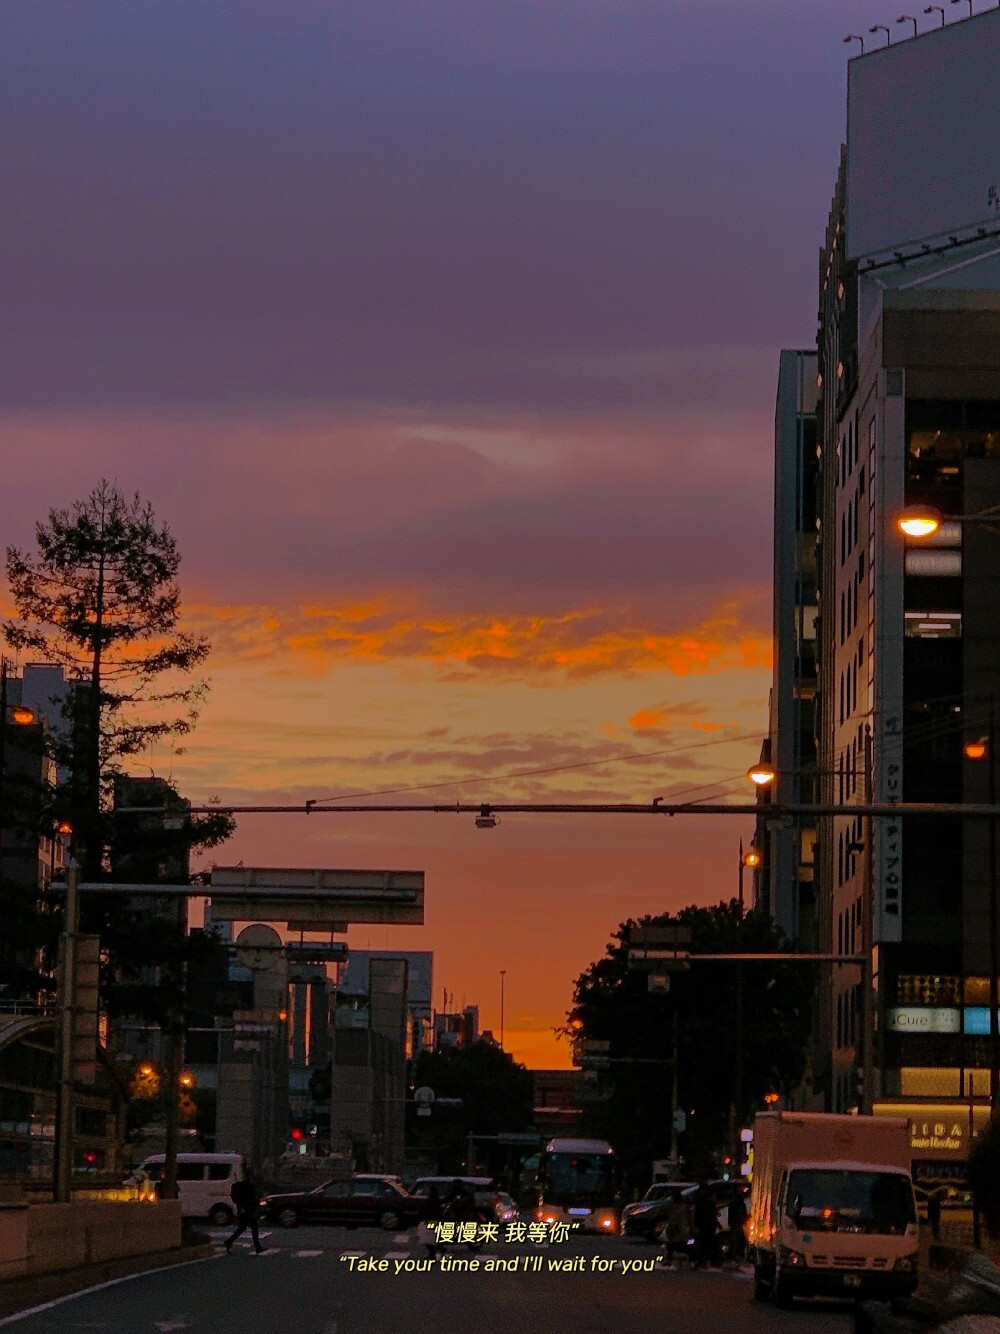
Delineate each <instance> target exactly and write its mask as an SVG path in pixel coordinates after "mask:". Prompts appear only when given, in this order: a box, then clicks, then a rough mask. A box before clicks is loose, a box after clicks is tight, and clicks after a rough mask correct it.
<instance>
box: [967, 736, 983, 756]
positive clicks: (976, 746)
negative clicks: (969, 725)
mask: <svg viewBox="0 0 1000 1334" xmlns="http://www.w3.org/2000/svg"><path fill="white" fill-rule="evenodd" d="M985 757H986V738H985V737H984V736H981V737H977V739H976V740H975V741H967V742H966V743H965V758H966V759H967V760H982V759H985Z"/></svg>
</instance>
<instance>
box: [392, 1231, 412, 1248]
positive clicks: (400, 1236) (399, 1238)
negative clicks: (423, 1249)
mask: <svg viewBox="0 0 1000 1334" xmlns="http://www.w3.org/2000/svg"><path fill="white" fill-rule="evenodd" d="M411 1240H412V1238H411V1236H410V1234H409V1232H397V1233H396V1235H395V1236H394V1237H393V1241H394V1242H396V1244H397V1245H398V1244H400V1243H401V1242H406V1241H411Z"/></svg>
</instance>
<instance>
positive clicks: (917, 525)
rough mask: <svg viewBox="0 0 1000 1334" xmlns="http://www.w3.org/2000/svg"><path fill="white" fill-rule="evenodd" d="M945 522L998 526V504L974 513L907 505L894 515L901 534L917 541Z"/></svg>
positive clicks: (999, 521) (930, 535)
mask: <svg viewBox="0 0 1000 1334" xmlns="http://www.w3.org/2000/svg"><path fill="white" fill-rule="evenodd" d="M946 523H958V524H964V523H978V524H981V525H982V526H983V527H984V528H993V529H996V528H1000V505H990V506H988V507H987V508H986V509H983V510H977V511H976V513H975V514H944V513H942V511H941V510H939V509H935V508H934V506H933V505H907V507H906V508H905V509H904V510H900V512H899V514H898V515H897V516H896V527H897V528H898V529H899V531H900V532H901V533H902V534H903V536H904V537H910V538H913V539H914V540H915V541H918V542H919V541H921V540H922V539H924V538H927V537H933V536H934V534H935V533H936V532H937V531H938V529H939V528H940V527H941V526H942V524H946Z"/></svg>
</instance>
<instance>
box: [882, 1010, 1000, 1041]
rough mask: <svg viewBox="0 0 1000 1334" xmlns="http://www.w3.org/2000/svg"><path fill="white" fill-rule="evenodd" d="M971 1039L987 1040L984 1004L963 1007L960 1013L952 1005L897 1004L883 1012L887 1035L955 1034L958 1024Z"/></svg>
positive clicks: (987, 1017)
mask: <svg viewBox="0 0 1000 1334" xmlns="http://www.w3.org/2000/svg"><path fill="white" fill-rule="evenodd" d="M962 1024H964V1025H965V1032H966V1033H968V1034H969V1035H970V1036H971V1037H986V1036H988V1034H989V1031H990V1011H989V1007H988V1006H986V1005H966V1006H965V1010H964V1017H963V1011H961V1010H960V1009H959V1008H958V1006H957V1005H956V1006H951V1005H897V1006H894V1007H892V1008H890V1009H889V1010H888V1011H887V1012H886V1027H887V1029H888V1030H889V1032H890V1033H958V1032H961V1028H960V1025H962Z"/></svg>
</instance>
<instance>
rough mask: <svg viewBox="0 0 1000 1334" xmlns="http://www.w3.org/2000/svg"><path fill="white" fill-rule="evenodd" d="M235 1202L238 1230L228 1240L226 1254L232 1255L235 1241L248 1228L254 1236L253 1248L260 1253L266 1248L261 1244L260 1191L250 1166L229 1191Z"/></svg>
mask: <svg viewBox="0 0 1000 1334" xmlns="http://www.w3.org/2000/svg"><path fill="white" fill-rule="evenodd" d="M229 1194H230V1197H231V1199H232V1201H233V1204H235V1205H236V1231H235V1232H234V1233H233V1235H232V1236H231V1237H229V1238H228V1240H227V1241H226V1254H227V1255H230V1254H231V1253H232V1249H233V1242H234V1241H235V1240H236V1239H237V1237H242V1235H243V1233H244V1232H246V1230H247V1229H248V1228H249V1229H250V1236H251V1237H252V1238H253V1248H254V1250H255V1251H256V1253H257V1254H258V1255H260V1253H261V1251H262V1250H263V1249H264V1248H263V1246H262V1245H261V1244H260V1236H259V1234H258V1228H259V1226H260V1191H259V1190H258V1189H257V1186H256V1183H255V1182H254V1179H253V1174H252V1173H251V1171H250V1169H249V1167H245V1168H244V1170H243V1179H242V1181H234V1182H233V1185H232V1189H231V1190H230V1192H229Z"/></svg>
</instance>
